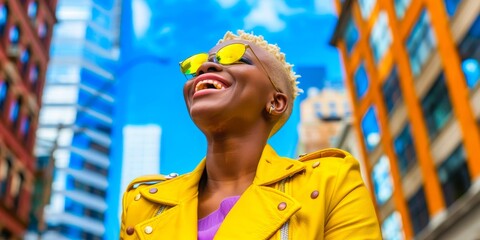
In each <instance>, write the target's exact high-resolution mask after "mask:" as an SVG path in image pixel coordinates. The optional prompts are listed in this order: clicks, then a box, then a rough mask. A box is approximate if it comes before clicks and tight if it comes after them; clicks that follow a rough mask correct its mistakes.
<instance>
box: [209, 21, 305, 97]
mask: <svg viewBox="0 0 480 240" xmlns="http://www.w3.org/2000/svg"><path fill="white" fill-rule="evenodd" d="M227 40H245V41H248V42H251V43H253V44H255V45H257V46H259V47H261V48H263V49H264V50H266V51H267V52H269V53H270V54H272V55H273V56H274V57H275V58H276V59H277V60H278V61H279V62H280V63H281V64H282V65H283V67H284V70H285V73H286V74H287V76H288V81H289V83H290V84H289V91H290V94H291V96H292V97H293V99H292V100H294V99H295V98H296V97H297V96H298V95H300V93H303V90H302V89H300V88H299V87H298V84H299V83H300V82H298V81H297V79H298V78H299V77H300V75H297V74H296V73H295V71H293V69H292V67H293V65H292V64H290V63H288V62H287V61H286V59H285V53H283V52H281V51H280V47H278V46H277V45H276V44H270V43H268V42H267V41H266V40H265V39H264V38H263V36H262V35H258V36H257V35H254V34H252V33H246V32H245V31H243V30H238V31H237V34H234V33H232V32H231V31H227V32H226V33H225V36H223V38H222V39H220V40H219V41H218V43H222V42H224V41H227Z"/></svg>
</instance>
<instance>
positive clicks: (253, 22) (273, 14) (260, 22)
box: [244, 0, 305, 32]
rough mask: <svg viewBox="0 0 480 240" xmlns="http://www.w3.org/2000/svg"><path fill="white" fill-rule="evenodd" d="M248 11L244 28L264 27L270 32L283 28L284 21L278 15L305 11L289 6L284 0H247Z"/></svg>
mask: <svg viewBox="0 0 480 240" xmlns="http://www.w3.org/2000/svg"><path fill="white" fill-rule="evenodd" d="M248 3H249V5H250V6H251V9H252V10H251V11H250V13H249V14H248V15H247V16H246V17H245V18H244V28H245V29H246V30H248V29H252V28H254V27H257V26H261V27H265V28H266V29H267V30H269V31H270V32H279V31H281V30H283V29H284V28H285V25H286V24H285V21H283V20H282V19H281V18H280V17H279V16H280V15H287V16H288V15H294V14H298V13H303V12H305V9H303V8H291V7H289V6H288V5H287V4H286V3H285V0H256V1H254V0H249V1H248Z"/></svg>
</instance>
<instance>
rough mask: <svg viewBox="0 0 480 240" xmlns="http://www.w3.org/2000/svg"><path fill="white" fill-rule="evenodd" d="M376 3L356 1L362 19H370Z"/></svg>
mask: <svg viewBox="0 0 480 240" xmlns="http://www.w3.org/2000/svg"><path fill="white" fill-rule="evenodd" d="M376 2H377V1H376V0H359V1H358V4H359V5H360V11H361V13H362V17H363V19H368V18H369V17H370V15H371V13H372V10H373V7H374V6H375V3H376Z"/></svg>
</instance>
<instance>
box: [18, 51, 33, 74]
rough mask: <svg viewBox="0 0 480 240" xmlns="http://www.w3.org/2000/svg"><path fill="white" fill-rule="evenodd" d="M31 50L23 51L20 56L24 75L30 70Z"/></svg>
mask: <svg viewBox="0 0 480 240" xmlns="http://www.w3.org/2000/svg"><path fill="white" fill-rule="evenodd" d="M30 55H31V53H30V49H29V48H26V49H24V50H23V51H22V53H21V54H20V64H21V69H20V71H21V72H22V74H23V73H26V72H27V70H28V62H29V61H30Z"/></svg>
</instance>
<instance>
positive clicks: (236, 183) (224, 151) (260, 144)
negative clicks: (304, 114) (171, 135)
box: [203, 132, 268, 196]
mask: <svg viewBox="0 0 480 240" xmlns="http://www.w3.org/2000/svg"><path fill="white" fill-rule="evenodd" d="M267 139H268V135H265V136H259V134H258V132H252V133H251V134H246V135H243V136H233V137H232V136H228V137H227V136H213V137H210V138H208V148H207V156H206V170H205V171H206V172H205V174H206V175H205V178H204V180H205V182H204V185H203V191H204V192H211V193H219V194H222V195H225V196H232V195H241V194H242V193H243V192H244V191H245V189H246V188H248V186H250V185H251V184H252V182H253V179H254V178H255V173H256V170H257V165H258V162H259V160H260V157H261V155H262V152H263V149H264V147H265V144H266V142H267Z"/></svg>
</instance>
